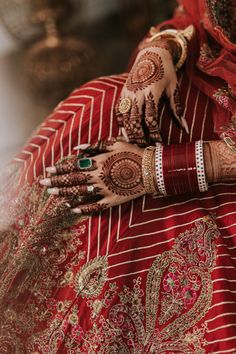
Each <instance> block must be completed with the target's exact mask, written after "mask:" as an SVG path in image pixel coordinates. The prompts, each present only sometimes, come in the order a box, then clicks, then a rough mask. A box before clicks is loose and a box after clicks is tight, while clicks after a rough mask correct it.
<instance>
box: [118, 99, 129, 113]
mask: <svg viewBox="0 0 236 354" xmlns="http://www.w3.org/2000/svg"><path fill="white" fill-rule="evenodd" d="M131 106H132V101H131V99H130V98H129V97H125V98H122V100H121V101H120V104H119V112H120V113H121V114H125V113H129V111H130V110H131Z"/></svg>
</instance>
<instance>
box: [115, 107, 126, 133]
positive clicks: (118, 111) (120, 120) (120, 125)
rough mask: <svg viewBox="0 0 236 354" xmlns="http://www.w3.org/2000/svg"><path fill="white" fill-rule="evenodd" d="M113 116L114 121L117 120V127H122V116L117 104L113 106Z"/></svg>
mask: <svg viewBox="0 0 236 354" xmlns="http://www.w3.org/2000/svg"><path fill="white" fill-rule="evenodd" d="M115 115H116V119H117V122H118V126H119V127H123V125H124V124H123V115H122V114H121V113H120V110H119V103H117V104H116V105H115Z"/></svg>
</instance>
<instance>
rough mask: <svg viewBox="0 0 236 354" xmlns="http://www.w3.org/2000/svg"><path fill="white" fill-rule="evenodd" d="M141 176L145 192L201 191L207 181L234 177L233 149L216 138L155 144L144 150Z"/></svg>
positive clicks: (221, 180) (234, 158) (206, 186)
mask: <svg viewBox="0 0 236 354" xmlns="http://www.w3.org/2000/svg"><path fill="white" fill-rule="evenodd" d="M143 180H144V186H145V190H146V192H147V193H148V194H162V195H181V194H193V193H197V192H204V191H207V189H208V184H212V183H217V182H227V181H233V180H235V181H236V153H235V152H233V151H232V150H231V149H230V148H229V147H228V146H227V145H226V143H225V142H224V141H220V140H219V141H209V142H204V143H203V142H201V141H197V142H192V143H186V144H174V145H169V146H163V145H161V144H159V145H158V146H157V147H156V148H155V147H149V148H148V149H146V150H145V152H144V158H143Z"/></svg>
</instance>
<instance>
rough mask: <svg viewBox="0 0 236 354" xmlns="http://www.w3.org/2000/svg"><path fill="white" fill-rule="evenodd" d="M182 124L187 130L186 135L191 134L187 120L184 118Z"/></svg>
mask: <svg viewBox="0 0 236 354" xmlns="http://www.w3.org/2000/svg"><path fill="white" fill-rule="evenodd" d="M181 123H182V127H183V128H184V129H185V130H186V133H187V134H189V128H188V123H187V121H186V119H185V118H183V117H182V118H181Z"/></svg>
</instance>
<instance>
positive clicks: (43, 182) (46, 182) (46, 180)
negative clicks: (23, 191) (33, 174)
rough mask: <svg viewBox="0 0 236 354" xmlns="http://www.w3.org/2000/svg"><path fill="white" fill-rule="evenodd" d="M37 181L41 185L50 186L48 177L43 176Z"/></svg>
mask: <svg viewBox="0 0 236 354" xmlns="http://www.w3.org/2000/svg"><path fill="white" fill-rule="evenodd" d="M39 183H40V184H41V185H42V186H46V187H50V186H51V179H50V178H44V179H41V180H40V181H39Z"/></svg>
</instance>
